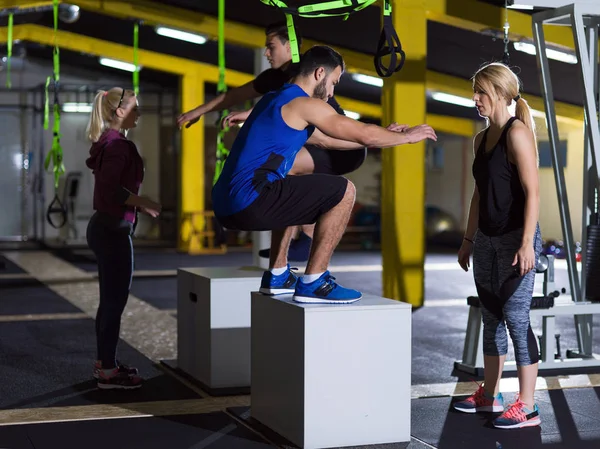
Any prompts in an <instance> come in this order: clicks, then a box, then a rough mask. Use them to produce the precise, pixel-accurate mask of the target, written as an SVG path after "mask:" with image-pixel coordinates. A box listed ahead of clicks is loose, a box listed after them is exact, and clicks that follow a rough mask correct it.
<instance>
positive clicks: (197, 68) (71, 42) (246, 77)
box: [0, 25, 381, 118]
mask: <svg viewBox="0 0 600 449" xmlns="http://www.w3.org/2000/svg"><path fill="white" fill-rule="evenodd" d="M7 39H8V30H7V28H6V27H4V28H0V43H5V42H6V41H7ZM13 39H15V40H17V39H19V40H22V41H29V42H36V43H39V44H43V45H48V46H53V45H54V33H53V32H52V30H51V29H49V28H47V27H43V26H40V25H17V26H15V27H14V30H13ZM56 42H57V44H58V46H59V47H60V48H64V49H65V50H70V51H75V52H79V53H84V54H88V55H93V56H103V57H106V58H111V59H117V60H120V61H123V62H129V63H132V62H133V49H132V48H131V47H129V46H127V45H122V44H116V43H114V42H108V41H104V40H101V39H96V38H93V37H89V36H83V35H80V34H76V33H70V32H68V31H62V30H58V33H57V41H56ZM138 63H139V65H140V66H143V67H146V68H149V69H153V70H158V71H162V72H167V73H171V74H174V75H185V74H186V73H192V72H193V73H201V74H202V77H203V78H204V80H205V81H208V82H210V83H215V84H216V83H217V82H218V80H219V70H218V68H217V67H216V66H214V65H210V64H206V63H203V62H197V61H192V60H190V59H185V58H180V57H177V56H171V55H166V54H162V53H157V52H153V51H149V50H143V49H140V50H139V51H138ZM142 79H143V74H142ZM252 79H254V75H250V74H248V73H243V72H238V71H236V70H231V69H227V70H226V72H225V80H226V82H227V85H228V86H231V87H237V86H241V85H242V84H246V83H248V82H250V81H252ZM338 101H339V102H340V104H341V105H342V106H343V107H344V109H347V110H349V111H354V112H357V113H359V114H360V115H362V116H365V117H373V118H379V117H381V107H380V106H379V105H377V104H373V103H366V102H364V101H358V100H354V99H352V98H345V97H338Z"/></svg>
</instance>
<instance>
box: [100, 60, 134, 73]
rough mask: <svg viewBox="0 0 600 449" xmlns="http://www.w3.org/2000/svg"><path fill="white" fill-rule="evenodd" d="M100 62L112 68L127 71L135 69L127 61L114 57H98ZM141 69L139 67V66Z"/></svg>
mask: <svg viewBox="0 0 600 449" xmlns="http://www.w3.org/2000/svg"><path fill="white" fill-rule="evenodd" d="M99 62H100V64H102V65H104V66H106V67H112V68H113V69H119V70H126V71H127V72H133V71H135V65H134V64H131V63H129V62H123V61H117V60H116V59H109V58H100V60H99ZM140 70H141V67H140Z"/></svg>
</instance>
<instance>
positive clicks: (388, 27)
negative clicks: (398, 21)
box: [373, 0, 406, 78]
mask: <svg viewBox="0 0 600 449" xmlns="http://www.w3.org/2000/svg"><path fill="white" fill-rule="evenodd" d="M388 55H389V56H390V62H389V64H388V65H387V66H386V65H385V64H384V63H383V58H384V57H386V56H388ZM373 60H374V62H375V70H377V74H378V75H379V76H380V77H382V78H386V77H388V76H392V74H394V73H396V72H399V71H400V70H401V69H402V67H403V66H404V61H406V53H404V51H403V50H402V43H401V42H400V38H399V37H398V34H397V33H396V30H395V29H394V24H393V22H392V5H391V4H390V0H384V2H383V29H382V30H381V36H380V37H379V43H378V44H377V51H376V52H375V57H374V58H373Z"/></svg>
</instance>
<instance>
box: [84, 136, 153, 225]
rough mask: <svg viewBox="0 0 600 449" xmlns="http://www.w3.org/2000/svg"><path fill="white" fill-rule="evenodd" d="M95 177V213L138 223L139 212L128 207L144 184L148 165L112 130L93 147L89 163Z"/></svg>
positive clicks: (128, 142)
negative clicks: (130, 197)
mask: <svg viewBox="0 0 600 449" xmlns="http://www.w3.org/2000/svg"><path fill="white" fill-rule="evenodd" d="M85 163H86V165H87V166H88V167H89V168H90V169H92V173H94V180H95V182H94V210H97V211H98V212H104V213H106V214H108V215H111V216H113V217H115V218H119V219H124V220H127V221H128V222H130V223H134V222H135V216H136V210H135V207H133V206H127V205H125V201H127V198H128V197H129V195H130V194H131V193H133V194H135V195H137V194H138V192H139V189H140V186H141V185H142V181H143V180H144V162H143V161H142V158H141V156H140V155H139V153H138V151H137V147H136V146H135V144H134V143H133V142H131V141H130V140H127V139H126V138H125V136H123V135H122V134H121V133H120V132H118V131H116V130H114V129H109V130H108V131H105V132H104V134H102V136H101V137H100V140H98V142H96V143H94V144H93V145H92V148H91V149H90V157H89V158H88V159H87V160H86V161H85Z"/></svg>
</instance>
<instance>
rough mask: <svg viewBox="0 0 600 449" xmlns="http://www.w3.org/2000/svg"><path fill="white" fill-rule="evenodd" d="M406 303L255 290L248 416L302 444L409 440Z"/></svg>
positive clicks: (408, 322)
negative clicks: (306, 299) (312, 300)
mask: <svg viewBox="0 0 600 449" xmlns="http://www.w3.org/2000/svg"><path fill="white" fill-rule="evenodd" d="M411 311H412V307H411V305H410V304H406V303H402V302H398V301H393V300H390V299H385V298H380V297H377V296H373V295H364V296H363V298H362V299H361V300H360V301H358V302H356V303H354V304H347V305H342V304H334V305H331V304H324V305H316V304H298V303H295V302H293V300H292V296H291V295H284V296H279V297H269V296H266V295H262V294H260V293H258V292H253V293H252V389H251V404H252V408H251V415H252V418H253V419H256V420H257V421H259V422H260V423H262V424H263V425H265V426H266V427H268V428H269V429H271V430H273V431H275V432H277V433H278V434H280V435H281V436H283V437H285V438H286V439H287V440H289V441H290V442H292V443H294V444H296V445H297V446H299V447H301V448H306V449H310V448H329V447H343V446H359V445H368V444H386V443H403V442H408V441H410V423H411V415H410V413H411V408H410V405H411V322H412V317H411Z"/></svg>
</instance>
